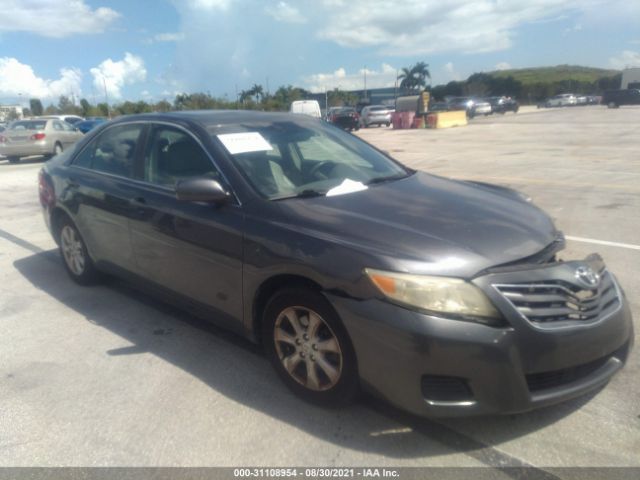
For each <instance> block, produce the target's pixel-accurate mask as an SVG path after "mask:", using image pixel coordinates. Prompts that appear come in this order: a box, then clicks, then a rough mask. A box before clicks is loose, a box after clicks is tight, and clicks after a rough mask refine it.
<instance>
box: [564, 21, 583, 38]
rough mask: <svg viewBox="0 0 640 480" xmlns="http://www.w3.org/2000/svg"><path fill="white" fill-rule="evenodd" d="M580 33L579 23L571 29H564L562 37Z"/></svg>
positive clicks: (580, 26)
mask: <svg viewBox="0 0 640 480" xmlns="http://www.w3.org/2000/svg"><path fill="white" fill-rule="evenodd" d="M580 31H582V25H581V24H579V23H576V24H575V25H574V26H573V27H569V28H565V29H564V32H562V35H563V36H566V35H569V34H570V33H573V32H580Z"/></svg>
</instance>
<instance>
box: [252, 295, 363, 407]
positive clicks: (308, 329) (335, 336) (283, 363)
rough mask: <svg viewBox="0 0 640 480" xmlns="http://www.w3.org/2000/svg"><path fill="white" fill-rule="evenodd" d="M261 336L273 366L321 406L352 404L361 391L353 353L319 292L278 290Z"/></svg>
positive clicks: (300, 393) (292, 386) (295, 389)
mask: <svg viewBox="0 0 640 480" xmlns="http://www.w3.org/2000/svg"><path fill="white" fill-rule="evenodd" d="M262 335H263V342H264V346H265V350H266V352H267V355H268V357H269V359H270V360H271V363H272V364H273V366H274V368H275V369H276V371H277V372H278V375H279V376H280V378H281V379H282V380H283V381H284V383H285V384H286V385H287V386H288V387H289V388H290V389H291V390H292V391H293V392H294V393H295V394H296V395H298V396H300V397H302V398H303V399H305V400H307V401H309V402H312V403H315V404H319V405H323V406H341V405H347V404H349V403H351V402H352V401H353V399H354V398H355V396H356V394H357V392H358V369H357V364H356V356H355V352H354V350H353V346H352V345H351V341H350V339H349V336H348V334H347V331H346V329H345V328H344V326H343V325H342V322H341V321H340V318H339V317H338V315H337V314H336V312H335V310H334V309H333V307H332V306H331V305H330V304H329V302H328V301H327V300H326V299H325V298H324V297H323V296H322V295H321V294H320V293H318V292H315V291H313V290H309V289H301V288H287V289H284V290H281V291H279V292H277V293H276V294H275V295H274V296H273V297H272V298H271V300H270V301H269V303H268V304H267V306H266V308H265V311H264V315H263V322H262Z"/></svg>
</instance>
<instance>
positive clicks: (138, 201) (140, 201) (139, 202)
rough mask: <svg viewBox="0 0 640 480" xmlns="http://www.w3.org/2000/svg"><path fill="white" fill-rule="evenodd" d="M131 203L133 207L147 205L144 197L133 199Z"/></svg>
mask: <svg viewBox="0 0 640 480" xmlns="http://www.w3.org/2000/svg"><path fill="white" fill-rule="evenodd" d="M131 203H132V204H133V205H138V206H146V205H147V201H146V200H145V199H144V197H134V198H132V199H131Z"/></svg>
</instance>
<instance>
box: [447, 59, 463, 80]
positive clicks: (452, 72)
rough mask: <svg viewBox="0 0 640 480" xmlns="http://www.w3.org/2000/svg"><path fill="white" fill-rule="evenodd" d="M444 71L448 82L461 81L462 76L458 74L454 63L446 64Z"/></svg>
mask: <svg viewBox="0 0 640 480" xmlns="http://www.w3.org/2000/svg"><path fill="white" fill-rule="evenodd" d="M443 68H444V71H445V72H446V78H447V81H451V80H455V81H458V80H460V78H461V77H460V74H459V73H458V72H456V69H455V67H454V66H453V62H448V63H445V64H444V67H443Z"/></svg>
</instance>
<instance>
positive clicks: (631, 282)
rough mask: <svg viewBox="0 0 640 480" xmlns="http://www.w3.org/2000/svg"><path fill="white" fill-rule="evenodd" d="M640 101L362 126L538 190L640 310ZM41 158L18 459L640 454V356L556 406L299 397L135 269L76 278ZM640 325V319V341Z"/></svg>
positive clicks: (458, 174) (9, 282)
mask: <svg viewBox="0 0 640 480" xmlns="http://www.w3.org/2000/svg"><path fill="white" fill-rule="evenodd" d="M639 121H640V108H620V109H617V110H608V109H606V108H603V107H584V108H569V109H553V110H541V111H529V112H522V113H518V114H515V115H514V114H506V115H504V116H491V117H486V118H477V119H474V120H473V121H472V122H471V124H470V125H469V126H468V127H462V128H454V129H448V130H437V131H433V130H404V131H394V130H392V129H386V128H384V127H383V128H375V127H374V128H371V129H366V130H361V131H360V132H358V133H357V134H358V135H359V136H361V137H362V138H364V139H366V140H367V141H369V142H371V143H373V144H374V145H376V146H378V147H379V148H381V149H383V150H386V151H388V152H389V153H390V154H391V155H393V156H394V157H396V158H397V159H399V160H401V161H403V162H405V163H406V164H408V165H410V166H412V167H413V168H417V169H422V170H426V171H429V172H432V173H435V174H438V175H443V176H448V177H455V178H460V179H472V180H478V181H486V182H492V183H498V184H501V185H506V186H510V187H514V188H517V189H519V190H521V191H523V192H525V193H527V194H529V195H530V196H531V197H532V198H533V201H534V202H535V203H536V204H537V205H539V206H540V207H542V208H543V209H545V210H546V211H547V212H549V213H550V214H551V215H552V217H553V218H554V219H555V221H556V222H557V224H558V226H559V227H560V228H561V229H562V230H563V231H564V232H565V234H566V235H567V238H568V242H567V249H566V250H565V251H564V252H563V253H562V255H561V257H562V258H565V259H575V258H583V257H585V256H586V255H588V254H589V253H592V252H599V253H600V254H601V255H602V256H603V257H604V259H605V261H606V263H607V264H608V265H609V267H610V269H611V270H612V271H613V272H614V273H615V274H616V275H617V276H618V279H619V281H620V283H621V284H622V286H623V288H624V289H625V290H626V293H627V295H628V297H629V300H630V302H631V306H632V311H633V314H634V318H635V320H636V325H638V319H639V318H640V276H639V275H638V274H637V269H638V266H639V265H640V154H639V153H638V145H640V129H639V128H638V122H639ZM40 166H41V165H40V162H39V161H37V160H31V161H25V162H23V163H21V164H19V165H9V164H8V163H7V162H6V161H5V160H0V185H1V187H0V204H1V205H2V208H0V285H2V292H1V293H0V328H1V332H2V334H1V335H0V425H1V428H0V466H54V465H55V466H107V465H109V466H115V465H117V466H178V465H180V466H247V465H262V466H292V465H295V466H305V465H316V466H334V465H335V466H355V465H358V466H457V467H460V466H491V467H505V466H521V465H532V466H535V467H538V468H540V469H547V468H551V467H562V466H636V467H639V466H640V456H639V455H638V452H640V401H639V399H640V353H639V349H638V348H637V345H638V343H639V342H638V339H637V338H636V349H635V350H634V351H633V352H632V354H631V357H630V360H629V362H628V365H627V367H626V368H625V369H624V370H623V371H622V372H621V373H620V374H618V375H617V376H616V377H614V379H613V380H612V381H611V382H610V384H609V385H608V386H607V387H606V388H604V389H603V390H601V391H599V392H597V393H595V394H592V395H590V396H588V397H585V398H581V399H578V400H576V401H571V402H568V403H565V404H562V405H558V406H554V407H550V408H546V409H543V410H539V411H535V412H531V413H527V414H522V415H515V416H501V417H483V418H473V419H457V420H439V421H437V422H436V421H431V420H426V419H418V418H414V417H411V416H409V415H405V414H403V413H401V412H398V411H396V410H394V409H393V408H391V407H389V406H387V405H384V404H382V403H380V402H378V401H376V400H374V399H371V398H363V399H362V400H361V401H360V402H359V403H358V404H356V405H354V406H352V407H350V408H347V409H342V410H325V409H321V408H318V407H314V406H311V405H308V404H306V403H303V402H302V401H300V400H298V399H297V398H295V397H293V396H292V395H291V394H290V393H289V391H288V390H286V388H285V387H284V385H283V384H282V383H281V382H280V381H279V380H278V379H277V377H276V374H275V372H274V371H272V368H271V366H270V365H269V363H268V362H267V360H266V358H265V357H263V356H262V354H261V352H260V351H259V350H258V349H257V348H255V347H254V346H252V345H251V344H249V343H248V342H246V341H244V340H242V339H239V338H237V337H235V336H233V335H231V334H228V333H225V332H223V331H221V330H219V329H217V328H215V327H211V326H209V325H207V324H206V323H204V322H202V321H200V320H198V319H196V318H193V317H191V316H189V315H187V314H184V313H182V312H180V311H178V310H176V309H174V308H173V307H171V306H167V305H165V304H163V303H162V302H160V301H159V300H157V299H154V298H150V297H148V296H145V295H143V294H141V293H139V292H137V291H136V290H133V289H132V288H130V287H129V286H127V285H125V284H123V283H120V282H118V281H115V280H114V281H109V282H108V283H106V284H105V285H103V286H98V287H92V288H82V287H79V286H76V285H75V284H73V283H72V282H71V281H70V280H69V279H68V278H67V276H66V274H65V272H64V270H63V267H62V264H61V261H60V259H59V257H58V255H57V252H56V251H55V244H54V242H53V240H52V239H51V237H50V236H49V233H48V232H47V231H46V229H45V227H44V223H43V220H42V217H41V215H40V208H39V204H38V200H37V172H38V170H39V168H40ZM639 331H640V326H637V327H636V336H637V334H638V332H639Z"/></svg>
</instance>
